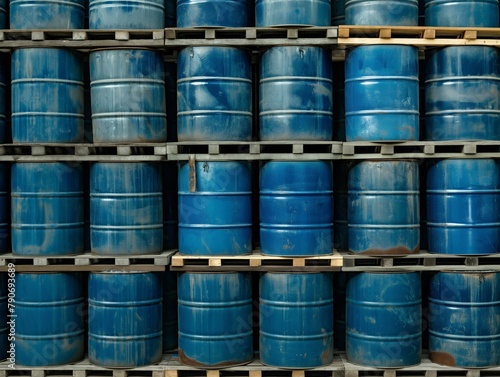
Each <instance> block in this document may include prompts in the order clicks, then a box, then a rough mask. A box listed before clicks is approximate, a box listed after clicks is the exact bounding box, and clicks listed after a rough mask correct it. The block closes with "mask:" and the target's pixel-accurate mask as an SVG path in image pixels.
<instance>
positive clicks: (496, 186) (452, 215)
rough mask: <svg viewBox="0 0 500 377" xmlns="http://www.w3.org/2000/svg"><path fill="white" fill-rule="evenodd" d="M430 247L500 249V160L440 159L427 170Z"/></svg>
mask: <svg viewBox="0 0 500 377" xmlns="http://www.w3.org/2000/svg"><path fill="white" fill-rule="evenodd" d="M427 232H428V243H429V251H430V252H431V253H441V254H493V253H498V252H500V162H499V161H498V160H494V159H470V160H469V159H463V160H440V161H437V162H435V163H434V164H432V165H430V166H429V168H428V172H427Z"/></svg>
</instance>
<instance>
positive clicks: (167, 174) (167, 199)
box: [162, 162, 179, 250]
mask: <svg viewBox="0 0 500 377" xmlns="http://www.w3.org/2000/svg"><path fill="white" fill-rule="evenodd" d="M177 176H178V173H177V163H175V162H174V163H172V162H170V163H165V164H163V165H162V180H163V198H162V200H163V250H171V249H176V248H177V246H178V244H179V242H178V238H179V231H178V229H179V228H178V223H179V217H178V213H177V211H178V205H177V187H178V186H177Z"/></svg>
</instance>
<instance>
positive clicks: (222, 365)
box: [178, 349, 251, 369]
mask: <svg viewBox="0 0 500 377" xmlns="http://www.w3.org/2000/svg"><path fill="white" fill-rule="evenodd" d="M178 352H179V360H180V361H181V363H182V364H185V365H188V366H191V367H195V368H203V369H221V368H227V367H233V366H237V365H245V364H248V363H249V362H250V361H251V360H249V361H248V362H245V363H242V362H235V361H224V362H222V363H217V364H213V365H206V364H203V363H200V362H199V361H196V360H195V359H192V358H190V357H189V356H187V355H186V354H185V353H184V351H182V350H181V349H179V350H178Z"/></svg>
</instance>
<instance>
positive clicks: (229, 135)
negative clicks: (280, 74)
mask: <svg viewBox="0 0 500 377" xmlns="http://www.w3.org/2000/svg"><path fill="white" fill-rule="evenodd" d="M177 64H178V71H177V91H178V97H177V111H178V112H177V137H178V139H179V141H188V140H189V141H207V140H218V141H220V140H241V141H245V140H251V138H252V67H251V62H250V55H249V54H247V52H245V51H243V50H240V49H237V48H233V47H208V46H200V47H187V48H185V49H183V50H182V51H181V52H180V53H179V57H178V61H177Z"/></svg>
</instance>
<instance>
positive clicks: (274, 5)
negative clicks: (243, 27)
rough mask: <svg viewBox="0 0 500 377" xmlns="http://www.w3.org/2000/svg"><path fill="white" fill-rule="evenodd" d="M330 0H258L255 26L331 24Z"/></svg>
mask: <svg viewBox="0 0 500 377" xmlns="http://www.w3.org/2000/svg"><path fill="white" fill-rule="evenodd" d="M330 15H331V5H330V0H288V1H281V0H256V1H255V26H257V27H264V26H285V25H291V26H330V22H331V18H330Z"/></svg>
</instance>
